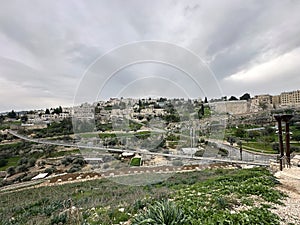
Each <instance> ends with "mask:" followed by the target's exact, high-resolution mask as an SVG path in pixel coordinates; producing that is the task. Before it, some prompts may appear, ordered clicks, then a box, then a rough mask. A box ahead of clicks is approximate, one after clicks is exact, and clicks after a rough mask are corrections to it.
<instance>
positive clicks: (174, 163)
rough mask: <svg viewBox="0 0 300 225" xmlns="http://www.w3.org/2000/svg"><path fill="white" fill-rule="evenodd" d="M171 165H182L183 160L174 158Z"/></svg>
mask: <svg viewBox="0 0 300 225" xmlns="http://www.w3.org/2000/svg"><path fill="white" fill-rule="evenodd" d="M172 165H173V166H183V162H181V161H180V160H174V161H173V162H172Z"/></svg>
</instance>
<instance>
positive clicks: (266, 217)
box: [0, 168, 284, 225]
mask: <svg viewBox="0 0 300 225" xmlns="http://www.w3.org/2000/svg"><path fill="white" fill-rule="evenodd" d="M132 176H134V175H130V176H128V178H127V179H128V180H129V181H130V179H131V178H132ZM125 178H126V177H124V179H125ZM277 184H278V182H277V181H276V179H274V177H273V176H272V175H271V174H270V173H269V171H267V170H266V169H264V168H254V169H244V170H238V169H236V170H226V169H212V170H203V171H198V172H189V173H177V174H174V175H173V176H171V177H170V178H169V179H168V180H166V181H162V182H159V183H157V184H147V185H145V186H129V185H127V186H126V185H121V184H118V183H114V182H112V181H111V180H106V179H101V180H91V181H86V182H80V183H70V184H64V185H58V186H51V187H48V186H45V187H41V188H34V189H26V190H20V191H17V192H10V193H8V192H7V193H3V192H2V193H1V192H0V221H1V222H0V224H41V225H43V224H55V223H56V224H57V223H58V222H63V224H95V225H96V224H103V225H111V224H120V222H124V221H127V220H129V219H130V218H131V219H132V218H133V217H134V216H133V215H136V214H138V215H141V214H143V213H144V212H145V207H146V209H149V207H150V206H151V205H159V204H157V202H160V201H161V200H164V201H168V199H173V202H174V204H175V206H176V205H177V206H178V207H180V211H182V212H183V213H184V215H185V218H186V219H187V222H188V223H187V224H192V225H193V224H197V225H198V224H249V225H250V224H279V218H278V216H276V215H274V214H273V213H271V212H270V211H269V209H268V205H272V204H274V203H280V201H281V199H282V198H284V195H283V194H282V193H280V192H279V191H278V190H276V189H275V188H274V187H275V186H276V185H277ZM253 196H255V199H256V203H257V205H256V206H254V205H253ZM175 206H174V207H175ZM240 206H248V207H249V208H248V209H243V210H241V211H239V212H236V213H231V210H233V209H234V208H235V207H240ZM72 207H73V211H72V213H70V209H71V208H72ZM74 207H75V208H74ZM171 208H173V205H172V207H171ZM173 209H174V213H175V214H176V212H177V210H176V208H173ZM173 209H172V210H173ZM166 210H168V209H166ZM154 211H155V210H154ZM158 211H159V210H158ZM166 213H167V214H166V215H169V214H168V211H166ZM146 216H147V215H146ZM154 216H155V215H154ZM12 218H14V219H13V220H12ZM149 224H151V223H149Z"/></svg>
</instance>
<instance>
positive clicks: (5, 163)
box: [0, 159, 8, 167]
mask: <svg viewBox="0 0 300 225" xmlns="http://www.w3.org/2000/svg"><path fill="white" fill-rule="evenodd" d="M7 163H8V161H7V160H6V159H0V167H3V166H6V165H7Z"/></svg>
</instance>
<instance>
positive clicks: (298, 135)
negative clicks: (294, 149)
mask: <svg viewBox="0 0 300 225" xmlns="http://www.w3.org/2000/svg"><path fill="white" fill-rule="evenodd" d="M293 140H295V141H298V142H299V141H300V134H295V135H293Z"/></svg>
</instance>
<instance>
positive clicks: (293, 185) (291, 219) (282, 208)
mask: <svg viewBox="0 0 300 225" xmlns="http://www.w3.org/2000/svg"><path fill="white" fill-rule="evenodd" d="M275 176H276V177H277V178H278V179H279V181H280V182H281V184H282V185H280V186H278V187H277V188H278V189H279V190H281V191H283V192H284V193H286V194H287V195H288V196H289V197H288V198H286V199H285V200H284V201H283V203H284V205H277V206H276V209H272V212H274V213H276V214H277V215H279V216H280V217H281V218H282V219H283V222H282V223H281V224H282V225H286V224H300V167H292V168H285V169H284V170H283V171H279V172H277V173H275Z"/></svg>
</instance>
